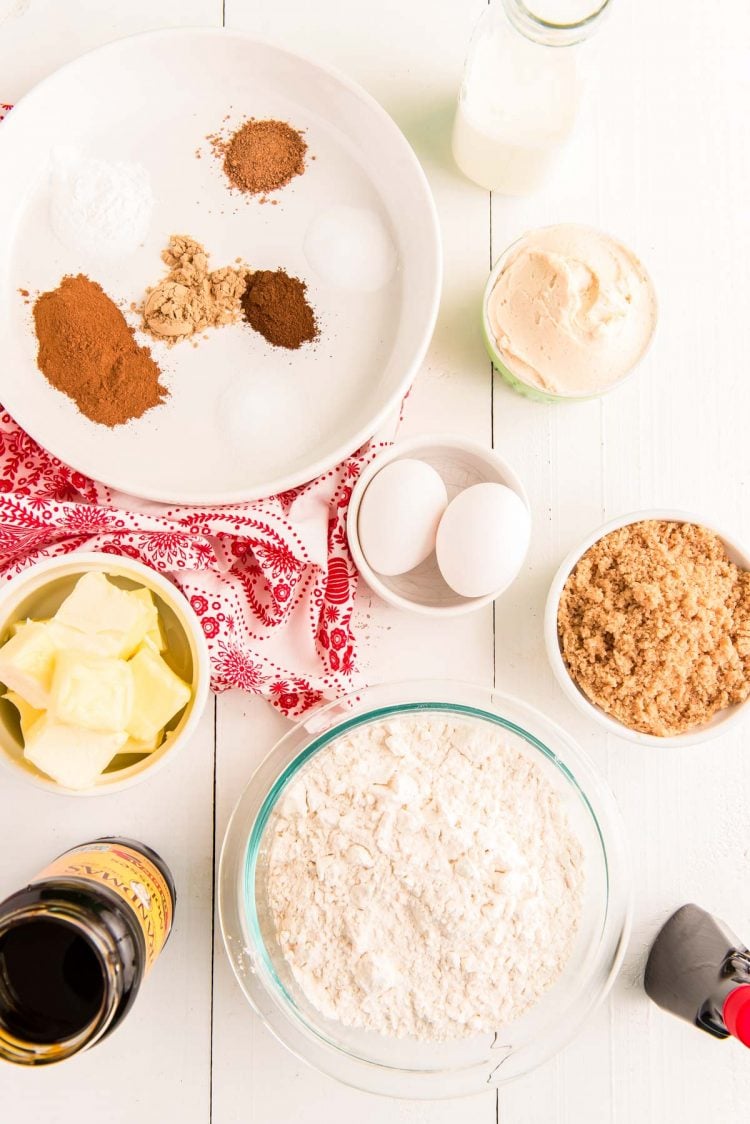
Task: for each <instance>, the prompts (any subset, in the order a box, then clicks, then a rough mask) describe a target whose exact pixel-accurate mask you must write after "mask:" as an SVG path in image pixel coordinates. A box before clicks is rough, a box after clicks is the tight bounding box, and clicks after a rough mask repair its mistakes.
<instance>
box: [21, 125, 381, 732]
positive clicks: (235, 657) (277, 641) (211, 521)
mask: <svg viewBox="0 0 750 1124" xmlns="http://www.w3.org/2000/svg"><path fill="white" fill-rule="evenodd" d="M9 109H10V106H6V105H2V106H0V120H2V118H3V117H4V116H5V114H6V113H7V111H8V110H9ZM1 410H2V407H0V411H1ZM376 451H377V447H376V446H375V445H370V446H367V447H365V448H364V449H360V450H359V451H358V452H357V453H355V454H353V455H352V456H351V457H349V458H348V459H347V460H346V461H344V462H343V463H342V464H340V465H338V466H337V467H336V468H335V469H333V470H332V471H331V472H328V473H326V474H325V475H324V476H321V477H320V478H319V479H317V480H313V481H312V482H311V483H309V484H305V485H304V486H302V487H300V488H295V489H293V490H292V491H289V492H285V493H284V494H282V495H279V496H274V497H272V498H270V499H268V500H263V501H258V502H256V503H247V504H234V505H231V506H229V505H228V506H225V507H215V508H206V507H167V506H164V505H161V504H154V503H149V502H144V501H141V500H137V499H134V498H133V497H131V496H126V495H123V494H121V493H116V492H112V491H111V490H110V489H109V488H107V487H105V486H104V485H103V484H98V483H97V482H96V481H94V480H91V479H89V478H88V477H87V476H84V475H82V474H81V473H79V472H75V471H73V469H71V468H69V467H67V466H66V465H64V464H62V463H61V462H60V461H59V460H57V459H56V458H55V457H53V456H51V455H50V454H49V453H48V452H47V451H46V450H45V449H43V448H42V447H41V446H40V445H38V444H37V443H36V442H35V441H34V440H33V439H32V438H31V437H29V435H28V434H27V433H26V432H25V431H24V430H23V429H21V427H20V426H19V425H17V423H16V422H15V421H14V420H13V418H12V417H11V416H10V415H9V414H7V413H4V412H2V413H0V579H2V578H6V579H7V578H10V577H12V576H13V575H14V574H17V573H19V572H20V571H22V570H24V569H25V568H27V567H28V566H31V565H32V564H33V563H34V562H36V561H38V560H39V559H40V558H48V557H50V556H53V555H60V554H68V553H70V552H71V551H74V550H101V551H104V552H106V553H108V554H120V555H128V556H129V557H131V558H137V559H140V561H142V562H145V563H147V565H149V566H152V567H153V568H154V569H155V570H159V571H160V572H161V573H163V574H166V575H167V576H168V577H169V578H171V579H172V581H174V583H175V585H177V586H178V587H179V588H180V589H181V590H182V591H183V593H184V594H185V596H186V597H187V598H188V599H189V600H190V604H191V605H192V606H193V609H194V610H195V612H196V613H197V615H198V617H199V618H200V622H201V625H202V626H203V632H204V634H205V636H206V639H207V641H208V648H209V653H210V656H211V664H212V671H213V675H212V686H213V689H214V690H215V691H222V690H226V689H228V688H230V687H239V688H240V689H241V690H245V691H252V692H254V693H257V694H261V695H263V696H265V698H267V699H268V700H269V701H270V702H272V703H273V705H274V706H275V707H277V708H278V709H279V710H280V711H281V712H282V713H283V714H285V715H288V716H289V717H297V716H299V715H301V714H303V713H304V712H305V711H306V710H308V709H309V708H310V707H311V706H314V705H315V704H316V703H318V702H320V701H321V700H322V699H324V698H331V697H336V696H337V695H339V694H341V693H342V692H343V691H345V690H347V689H349V688H351V687H352V686H353V679H354V674H355V670H356V646H355V636H354V632H353V630H352V610H353V605H354V593H355V588H356V583H357V574H356V571H355V568H354V565H353V563H352V560H351V557H350V555H349V550H348V546H347V541H346V512H347V508H348V504H349V498H350V496H351V490H352V484H353V482H354V480H355V479H356V477H357V476H358V475H359V472H360V470H361V468H362V466H363V464H365V463H366V462H367V460H369V459H370V458H371V457H372V456H374V455H375V452H376Z"/></svg>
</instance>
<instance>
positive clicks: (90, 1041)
mask: <svg viewBox="0 0 750 1124" xmlns="http://www.w3.org/2000/svg"><path fill="white" fill-rule="evenodd" d="M175 900H176V897H175V888H174V881H173V879H172V875H171V873H170V871H169V868H168V867H167V865H166V864H165V863H164V861H163V860H162V859H161V858H160V856H159V855H157V854H156V852H155V851H152V850H151V848H149V847H146V846H144V845H143V844H142V843H138V842H135V841H133V840H131V839H119V838H105V839H97V840H95V841H94V842H91V843H84V844H82V845H81V846H79V847H75V848H73V849H72V850H70V851H66V852H65V854H63V855H60V857H59V858H57V859H55V860H54V862H52V863H51V864H50V865H49V866H48V867H46V868H45V869H44V870H43V871H41V872H40V873H39V874H38V875H37V876H36V877H35V878H34V879H32V881H31V882H30V883H29V884H28V886H26V887H25V888H24V889H22V890H19V891H18V892H17V893H15V894H12V895H11V897H9V898H7V899H6V900H5V901H4V902H1V903H0V1059H4V1060H6V1061H10V1062H16V1063H17V1064H19V1065H29V1066H33V1065H46V1064H49V1063H51V1062H58V1061H63V1060H64V1059H65V1058H69V1057H71V1056H72V1055H73V1054H76V1053H78V1052H79V1051H81V1050H85V1049H88V1048H89V1047H91V1046H94V1045H95V1044H96V1043H97V1042H100V1041H101V1040H102V1039H103V1038H104V1037H106V1035H108V1034H110V1033H111V1031H113V1030H114V1028H115V1027H116V1026H117V1025H118V1024H119V1023H120V1022H121V1021H122V1019H123V1018H124V1017H125V1015H126V1014H127V1012H128V1011H129V1010H130V1008H131V1006H132V1005H133V1002H134V1000H135V997H136V995H137V993H138V989H139V988H140V986H141V983H142V982H143V979H144V977H145V976H146V975H147V973H148V972H149V970H150V969H151V967H152V966H153V964H154V962H155V961H156V959H157V958H158V956H159V954H160V952H161V950H162V949H163V947H164V945H165V943H166V941H167V939H168V937H169V933H170V930H171V928H172V923H173V920H174V908H175Z"/></svg>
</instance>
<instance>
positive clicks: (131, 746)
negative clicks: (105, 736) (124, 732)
mask: <svg viewBox="0 0 750 1124" xmlns="http://www.w3.org/2000/svg"><path fill="white" fill-rule="evenodd" d="M163 741H164V731H163V730H159V732H158V733H157V734H155V735H154V737H153V738H147V739H146V740H145V741H141V740H140V739H139V738H128V740H127V741H126V742H125V745H124V746H123V747H122V752H123V753H153V752H154V750H156V749H158V748H159V746H160V745H161V743H162V742H163Z"/></svg>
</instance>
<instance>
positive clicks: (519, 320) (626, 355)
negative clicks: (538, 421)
mask: <svg viewBox="0 0 750 1124" xmlns="http://www.w3.org/2000/svg"><path fill="white" fill-rule="evenodd" d="M482 320H483V329H484V339H485V345H486V347H487V350H488V352H489V355H490V358H491V359H492V361H493V363H494V364H495V366H496V367H497V369H498V371H499V372H500V374H501V375H502V376H503V378H504V379H505V380H506V382H508V383H510V385H511V386H512V387H513V388H514V389H515V390H517V391H519V392H520V393H521V394H525V395H527V396H528V397H531V398H536V399H540V400H542V401H547V402H549V401H561V400H570V399H574V400H575V399H588V398H596V397H599V396H600V395H602V394H606V393H607V392H608V391H610V390H612V389H613V388H614V387H615V386H618V385H619V384H620V383H621V382H622V381H623V380H624V379H625V378H627V376H628V375H629V374H630V373H631V372H632V371H633V370H634V368H635V367H636V366H637V364H638V362H639V361H640V360H641V359H642V357H643V355H644V354H645V352H646V351H647V349H648V347H649V344H650V343H651V340H652V338H653V335H654V330H655V328H656V320H657V305H656V293H655V291H654V286H653V283H652V281H651V278H650V277H649V275H648V273H647V272H646V270H645V269H644V267H643V266H642V265H641V263H640V261H639V260H638V258H637V257H636V256H635V254H634V253H633V252H632V251H631V250H629V249H628V248H627V247H626V246H624V245H623V244H622V243H621V242H618V241H617V240H616V239H615V238H611V237H610V236H609V235H608V234H605V233H603V232H602V231H599V230H595V229H593V228H592V227H588V226H579V225H578V224H576V223H564V224H560V225H557V226H548V227H542V228H540V229H538V230H531V231H529V232H528V233H526V234H524V235H523V236H522V237H521V238H519V239H518V240H517V241H516V242H514V243H513V244H512V245H511V246H509V247H508V249H507V250H506V251H505V253H504V254H502V255H501V257H500V259H499V260H498V262H497V263H496V264H495V267H494V269H493V270H492V272H491V274H490V277H489V280H488V282H487V287H486V289H485V294H484V302H483V317H482Z"/></svg>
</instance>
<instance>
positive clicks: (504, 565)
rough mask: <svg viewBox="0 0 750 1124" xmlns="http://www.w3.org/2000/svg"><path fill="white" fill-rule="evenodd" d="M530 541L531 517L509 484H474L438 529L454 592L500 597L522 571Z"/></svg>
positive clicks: (441, 562) (443, 566)
mask: <svg viewBox="0 0 750 1124" xmlns="http://www.w3.org/2000/svg"><path fill="white" fill-rule="evenodd" d="M530 537H531V516H530V515H529V511H528V508H527V507H526V504H525V503H524V502H523V500H522V499H521V497H520V496H519V495H517V494H516V492H514V491H513V490H512V489H511V488H506V487H505V485H504V484H492V483H489V482H488V483H485V484H474V485H473V486H472V487H471V488H466V489H465V490H464V491H463V492H459V493H458V495H457V496H456V498H455V499H454V500H452V501H451V503H450V504H449V505H448V507H447V508H446V510H445V514H444V515H443V518H442V519H441V520H440V526H439V527H438V533H437V542H436V545H435V549H436V551H437V562H438V566H439V567H440V572H441V574H442V575H443V577H444V578H445V580H446V582H447V583H448V585H449V586H450V587H451V589H452V590H454V592H455V593H460V594H461V595H462V597H485V596H487V595H488V594H490V593H501V592H502V591H503V590H504V589H505V588H506V586H508V585H510V583H511V582H512V581H513V579H514V578H515V576H516V574H517V573H518V571H519V570H520V569H521V565H522V564H523V560H524V558H525V556H526V551H527V550H528V546H529V539H530Z"/></svg>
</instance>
